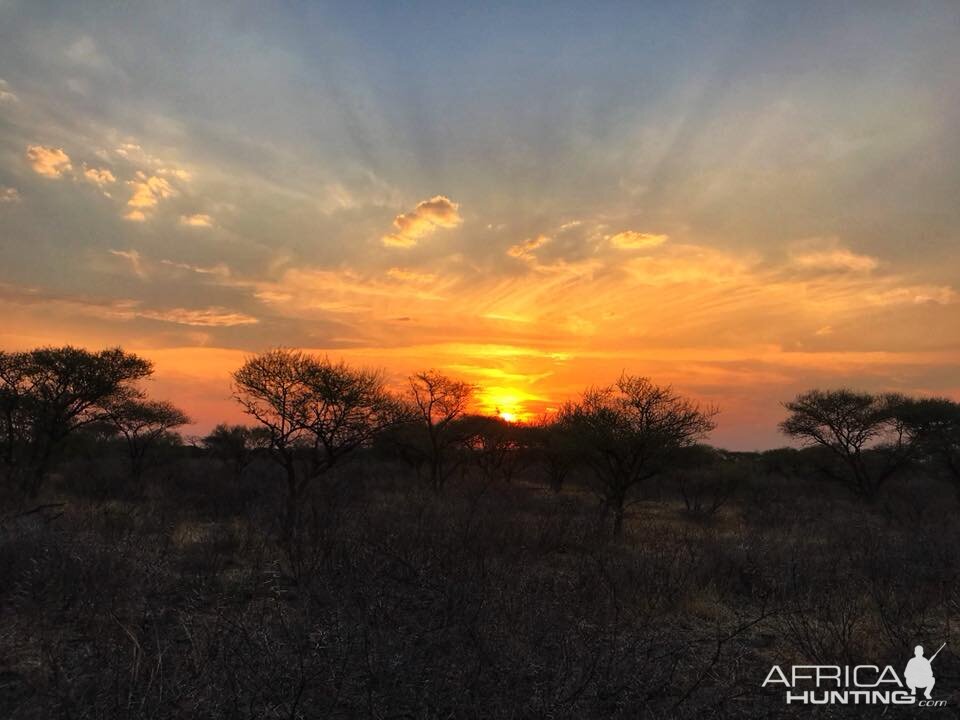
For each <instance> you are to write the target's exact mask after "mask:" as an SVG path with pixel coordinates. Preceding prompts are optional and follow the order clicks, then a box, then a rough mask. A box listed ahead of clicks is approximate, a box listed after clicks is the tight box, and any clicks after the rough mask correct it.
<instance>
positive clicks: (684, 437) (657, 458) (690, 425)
mask: <svg viewBox="0 0 960 720" xmlns="http://www.w3.org/2000/svg"><path fill="white" fill-rule="evenodd" d="M562 414H563V416H564V419H565V422H567V423H569V427H570V429H571V433H572V436H573V437H575V438H576V443H577V448H578V451H579V453H578V454H579V455H580V457H581V459H582V461H583V462H584V464H585V465H586V466H587V467H589V468H590V470H591V471H592V474H593V477H594V480H595V481H596V482H595V485H594V488H595V490H596V491H597V492H598V494H599V495H600V496H601V498H602V499H603V501H604V504H605V506H606V507H607V509H608V510H609V511H611V512H612V513H613V518H614V532H615V533H616V534H620V533H621V532H622V530H623V517H624V511H625V509H626V508H627V507H628V506H629V505H630V504H631V503H632V502H633V500H632V499H631V495H632V493H633V492H634V491H635V489H636V488H638V487H639V486H640V485H641V484H642V483H643V482H644V481H646V480H649V479H650V478H653V477H655V476H657V475H658V474H660V473H662V472H664V470H666V469H667V467H668V465H669V462H670V460H671V458H672V457H674V456H675V454H676V452H677V451H678V450H681V449H683V448H687V447H690V446H692V445H694V444H695V443H696V442H697V441H698V440H700V439H702V438H703V437H704V436H705V435H706V434H707V433H708V432H710V431H711V430H712V429H713V428H714V427H715V424H714V422H713V417H714V415H716V414H717V410H715V409H714V408H701V407H700V406H699V405H697V404H696V403H694V402H692V401H690V400H688V399H686V398H684V397H681V396H680V395H677V394H676V393H674V392H673V390H672V389H671V388H670V387H669V386H667V387H661V386H657V385H654V384H653V383H652V382H651V381H650V380H649V379H647V378H644V377H637V376H633V375H627V374H623V375H621V376H620V379H619V380H617V382H616V383H615V384H614V385H612V386H609V387H604V388H591V389H588V390H587V391H585V392H584V393H583V396H582V397H581V398H580V400H579V401H577V402H574V403H568V404H567V405H565V406H564V408H563V410H562Z"/></svg>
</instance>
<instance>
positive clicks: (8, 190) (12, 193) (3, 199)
mask: <svg viewBox="0 0 960 720" xmlns="http://www.w3.org/2000/svg"><path fill="white" fill-rule="evenodd" d="M20 200H21V198H20V191H19V190H17V189H16V188H13V187H3V186H2V185H0V203H18V202H20Z"/></svg>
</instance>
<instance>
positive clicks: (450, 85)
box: [0, 0, 960, 448]
mask: <svg viewBox="0 0 960 720" xmlns="http://www.w3.org/2000/svg"><path fill="white" fill-rule="evenodd" d="M361 5H362V4H361ZM83 6H87V7H83ZM677 7H678V6H674V5H672V4H670V3H663V4H660V6H656V7H653V6H650V7H647V6H643V5H642V4H634V5H630V6H622V5H614V4H608V5H602V6H589V5H587V4H583V5H582V6H581V7H577V6H575V5H562V6H553V7H552V9H551V10H550V11H549V12H544V11H539V10H538V11H534V9H533V8H532V6H531V7H528V6H525V5H524V4H520V5H518V6H517V7H514V8H503V9H502V10H500V11H498V12H492V11H490V12H488V11H487V10H485V9H484V7H483V6H482V4H480V5H477V6H476V7H473V6H465V7H464V8H463V10H462V12H460V13H459V14H453V13H447V12H444V13H434V12H427V11H425V10H424V9H423V8H421V7H419V6H418V5H416V4H412V5H410V6H409V7H407V6H406V5H405V6H403V7H402V8H400V7H398V8H397V9H396V10H395V11H392V12H391V13H376V14H373V15H371V14H370V13H367V12H363V11H362V9H358V8H356V7H353V4H340V5H339V6H329V7H328V6H321V5H319V4H312V3H307V4H301V5H296V6H289V7H285V8H283V9H279V8H275V9H273V10H272V11H267V10H266V9H265V8H263V7H260V6H256V5H252V6H248V7H243V8H238V7H236V6H234V5H232V4H227V3H221V2H219V1H218V0H212V1H211V2H209V3H197V4H195V5H194V6H189V7H188V6H184V7H183V8H181V10H182V11H181V12H177V13H173V12H170V11H169V9H168V8H165V7H164V5H163V4H162V3H158V4H143V5H139V4H136V3H131V4H122V5H121V6H113V5H110V6H107V5H104V6H103V8H101V7H99V6H97V4H87V3H77V4H68V5H67V6H65V7H63V8H60V9H59V10H58V11H57V12H52V11H51V9H50V8H49V7H47V5H46V4H45V3H24V2H18V1H14V2H7V3H0V72H2V77H0V313H2V317H3V322H2V323H0V348H2V349H24V348H29V347H33V346H37V345H44V344H54V345H57V344H65V343H72V344H76V345H81V346H85V347H89V348H98V347H103V346H107V345H122V346H123V347H125V348H127V349H130V350H134V351H136V352H139V353H142V354H144V355H145V356H147V357H149V358H151V359H153V360H154V362H155V363H156V368H157V372H156V377H155V379H154V380H153V381H151V383H150V387H151V391H152V392H153V393H154V394H155V395H156V396H158V397H165V398H170V399H172V400H174V401H176V402H177V403H179V404H180V405H182V406H183V407H184V408H185V409H186V410H187V411H188V412H189V413H190V414H191V415H192V416H193V417H194V418H195V419H196V420H197V424H196V425H195V426H193V427H191V428H189V429H188V432H189V433H201V432H204V431H205V430H207V429H209V427H211V426H212V425H213V424H215V423H216V422H219V421H221V420H230V421H239V420H240V419H241V417H240V415H239V414H238V410H237V407H236V406H235V404H234V403H233V402H232V401H231V399H230V389H229V374H230V372H231V371H232V370H233V369H235V368H236V367H238V366H239V365H240V364H241V363H242V362H243V359H244V358H245V357H246V356H248V355H249V354H250V353H254V352H259V351H262V350H265V349H267V348H270V347H276V346H287V347H299V348H304V349H308V350H312V351H315V352H318V353H326V354H329V355H330V356H331V357H333V358H344V359H346V360H348V361H350V362H354V363H357V364H363V365H368V366H373V367H380V368H383V369H384V370H385V371H386V372H387V375H388V377H389V379H390V382H391V384H392V385H393V386H394V387H397V388H401V387H402V386H403V383H404V378H405V377H406V376H408V375H409V374H410V373H412V372H415V371H418V370H423V369H427V368H431V367H432V368H436V369H439V370H441V371H443V372H446V373H448V374H450V375H454V376H457V377H460V378H463V379H466V380H469V381H471V382H473V383H475V384H476V385H477V386H478V388H479V390H478V394H477V410H479V411H482V412H491V413H492V412H494V411H496V410H499V411H501V412H502V413H508V414H510V415H511V416H514V417H517V418H520V419H525V418H530V417H533V416H535V415H538V414H540V413H542V412H545V411H549V409H550V408H552V407H556V406H557V405H559V404H560V403H561V402H563V401H564V400H566V399H568V398H571V397H573V396H575V395H576V394H577V393H579V392H581V391H582V390H583V389H584V388H585V387H587V386H590V385H603V384H608V383H611V382H613V381H614V380H615V379H616V378H617V377H618V376H619V374H620V373H621V372H624V371H626V372H629V373H633V374H638V375H646V376H649V377H650V378H651V379H653V381H654V382H657V383H662V384H672V385H674V386H675V388H676V389H677V390H678V391H680V392H682V393H685V394H689V395H691V396H693V397H695V398H697V399H699V400H701V401H703V402H704V403H710V404H712V405H716V406H718V407H719V408H720V410H721V414H720V416H719V417H718V428H717V430H716V431H715V432H714V433H713V435H712V441H713V442H715V443H717V444H720V445H724V446H727V447H733V448H762V447H770V446H774V445H778V444H782V443H783V442H784V439H783V438H782V437H780V436H779V435H778V434H777V431H776V424H777V422H778V421H779V420H780V419H782V415H783V413H782V408H781V405H780V403H781V402H783V401H785V400H788V399H790V398H792V397H793V396H794V395H795V394H796V393H797V392H800V391H802V390H805V389H808V388H810V387H815V386H816V387H836V386H840V385H845V386H852V387H856V388H863V389H869V390H896V391H900V392H906V393H915V394H924V395H926V394H939V395H947V396H950V397H953V398H956V399H960V372H958V368H960V362H958V361H960V332H958V328H960V296H958V292H957V289H956V288H958V287H960V204H958V203H957V198H958V197H960V165H958V164H957V163H956V162H954V159H955V158H956V157H960V102H958V101H957V100H958V98H960V73H957V72H956V68H957V67H960V43H958V42H957V35H956V27H957V22H958V21H960V18H958V15H957V9H956V7H954V6H951V5H949V4H946V5H943V6H933V5H929V6H924V8H923V10H922V11H920V10H919V9H916V11H915V12H909V13H908V12H904V11H897V10H896V9H895V8H894V7H892V6H891V7H885V8H880V7H876V6H875V4H872V3H868V4H865V5H858V4H855V3H851V4H847V3H842V4H839V3H816V2H814V3H797V4H793V5H789V4H779V5H776V6H774V5H770V6H762V7H761V6H757V5H755V4H754V5H743V6H740V5H737V4H736V3H734V4H733V6H731V7H727V6H708V5H703V6H700V5H696V4H694V5H691V6H690V7H688V8H686V9H685V10H684V11H682V12H681V11H679V10H678V9H677ZM774 7H776V11H774V10H773V8H774ZM868 8H869V10H868ZM388 15H389V17H388Z"/></svg>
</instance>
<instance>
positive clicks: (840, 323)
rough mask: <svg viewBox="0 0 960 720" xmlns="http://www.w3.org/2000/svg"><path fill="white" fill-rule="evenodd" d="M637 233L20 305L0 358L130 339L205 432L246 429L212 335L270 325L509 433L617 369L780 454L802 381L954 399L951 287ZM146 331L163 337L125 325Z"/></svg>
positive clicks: (860, 260) (269, 341) (738, 440)
mask: <svg viewBox="0 0 960 720" xmlns="http://www.w3.org/2000/svg"><path fill="white" fill-rule="evenodd" d="M644 237H646V236H644ZM638 238H639V239H638ZM641 240H642V238H640V234H638V235H637V237H634V238H632V241H633V245H634V246H637V247H634V248H632V249H631V251H630V252H629V253H626V254H625V250H624V243H625V241H624V243H621V247H612V246H611V245H610V243H609V242H604V243H603V244H604V247H606V248H607V250H608V252H609V253H610V255H603V254H602V253H597V254H594V255H593V256H592V257H590V258H589V259H586V260H580V261H576V262H573V261H564V260H554V261H546V260H541V259H540V257H539V252H540V251H542V250H543V249H545V248H548V247H549V243H548V242H547V241H546V240H540V239H537V240H536V241H528V242H526V243H525V244H522V243H521V244H518V245H516V246H511V247H521V249H522V251H523V252H522V253H520V252H519V251H516V252H510V253H508V255H509V256H510V257H514V258H516V257H520V256H522V260H523V267H524V270H525V272H523V273H521V274H518V275H514V276H507V277H504V276H496V275H493V274H476V275H467V274H465V273H464V272H463V271H462V270H455V269H452V268H451V267H450V266H448V265H445V264H444V263H443V262H440V263H434V264H432V265H430V266H426V265H425V266H416V265H411V266H409V267H407V266H393V267H389V268H388V269H387V270H384V271H381V272H378V273H369V272H368V273H360V272H358V271H349V270H338V271H334V270H320V269H311V268H299V269H292V270H287V271H286V272H280V273H279V274H277V275H276V277H275V279H273V280H260V279H253V278H251V279H243V278H238V277H236V275H235V274H233V273H231V272H230V271H228V270H226V269H225V270H224V271H223V272H219V273H203V274H201V275H198V277H203V278H204V279H205V280H204V281H205V282H212V283H219V284H222V285H224V286H226V287H229V288H231V289H232V290H233V291H242V292H245V293H247V295H248V297H249V298H250V303H252V304H248V305H247V306H244V308H243V309H242V311H241V310H240V309H237V308H234V309H231V308H228V307H209V308H206V309H198V308H194V309H185V308H174V309H171V308H166V309H163V310H158V309H151V308H146V307H140V306H139V305H133V306H130V305H123V304H122V303H121V304H118V303H116V302H115V303H113V304H97V303H92V302H90V301H85V302H86V304H84V303H82V302H80V301H79V300H70V299H65V298H55V299H53V300H50V301H49V302H46V303H43V302H36V301H34V299H32V296H31V298H30V299H28V300H23V299H20V301H19V305H17V307H16V312H13V313H10V316H11V317H13V318H14V319H13V320H12V321H11V322H10V323H8V325H7V327H6V328H5V329H4V330H3V331H0V346H2V347H25V346H30V345H37V344H43V343H64V342H73V343H76V344H81V345H87V346H97V345H107V344H117V343H119V344H123V345H124V346H126V347H128V348H130V349H132V350H135V351H138V352H142V353H143V354H144V355H146V356H148V357H150V358H152V359H153V360H154V362H155V363H156V367H157V373H156V379H155V380H154V381H153V383H154V385H153V387H154V388H155V391H156V393H157V394H158V395H163V396H165V397H169V398H171V399H173V400H175V401H177V402H179V403H181V404H182V405H183V406H184V407H185V408H187V409H188V410H189V411H190V413H191V414H192V415H193V416H194V417H195V418H197V419H198V421H199V425H198V427H199V428H201V429H202V428H206V427H209V426H210V425H212V424H214V423H215V422H218V421H222V420H231V421H238V420H240V419H241V416H240V414H239V412H238V410H237V408H236V406H235V404H234V403H233V402H232V401H231V398H230V387H229V373H230V372H231V370H233V369H234V368H236V367H238V366H239V365H240V364H241V363H242V362H243V360H244V358H245V357H246V356H247V355H248V354H249V353H248V352H246V351H244V350H239V349H236V350H235V349H223V348H218V347H216V342H215V339H216V335H215V333H216V332H217V331H218V330H219V329H222V328H229V327H245V328H250V332H252V333H256V334H257V335H255V337H256V336H261V335H259V334H260V333H262V337H263V340H262V342H261V343H260V344H257V343H255V342H254V343H247V345H245V347H250V350H251V351H253V350H259V349H264V348H265V347H268V346H270V345H274V344H282V343H284V338H282V337H278V338H273V337H271V336H270V335H269V332H268V330H269V326H270V324H271V323H273V322H276V321H285V322H288V323H297V324H298V325H299V326H300V327H305V328H308V329H309V328H310V327H311V324H312V323H314V322H316V323H317V324H318V327H319V326H320V324H321V323H322V324H324V325H323V326H324V327H329V326H330V325H329V324H330V323H334V324H335V325H334V326H335V327H338V328H340V330H339V331H337V332H334V333H328V334H327V336H326V339H325V340H323V341H320V342H315V343H309V344H311V345H313V346H314V347H311V348H305V349H309V350H312V351H315V352H319V353H327V354H329V355H331V356H334V357H342V358H344V359H346V360H347V361H349V362H353V363H357V364H360V365H366V366H373V367H382V368H384V369H385V370H386V371H387V373H388V377H389V380H390V383H391V384H392V385H393V386H394V387H395V388H397V389H402V388H403V386H404V379H405V378H406V376H407V375H408V374H410V373H411V372H413V371H415V370H419V369H425V368H430V367H433V368H437V369H439V370H441V371H443V372H446V373H449V374H450V375H454V376H457V377H460V378H463V379H465V380H468V381H470V382H472V383H474V384H476V386H477V388H478V391H477V394H476V399H475V410H476V411H479V412H484V413H489V414H494V413H499V414H500V415H501V416H502V417H504V418H506V419H509V420H529V419H532V418H534V417H535V416H537V415H540V414H541V413H545V412H550V411H551V410H553V409H555V408H556V407H557V406H558V405H559V404H560V403H561V402H563V401H564V400H565V399H567V398H570V397H573V396H575V395H576V394H577V393H578V392H580V391H581V390H583V389H584V388H585V387H587V386H591V385H598V384H607V383H609V382H611V381H612V380H614V379H615V378H616V377H617V376H618V375H619V374H620V373H621V372H623V371H627V372H631V373H638V374H643V375H648V376H650V377H652V378H653V379H654V380H655V381H656V382H660V383H670V384H673V385H674V386H676V387H677V389H678V390H681V391H682V392H684V393H687V394H690V395H692V396H694V397H696V398H698V399H700V400H702V401H703V402H708V403H711V404H716V405H718V406H719V407H720V408H721V410H722V414H721V416H720V419H719V420H720V427H719V429H718V431H717V432H716V433H715V435H714V441H716V442H718V443H720V444H726V445H732V446H737V447H757V446H764V445H770V444H774V443H776V442H778V438H777V436H776V431H775V426H776V423H777V421H778V420H779V419H780V417H781V416H782V409H781V407H780V405H779V403H780V401H782V400H786V399H788V398H790V397H791V396H792V395H793V394H794V393H795V392H797V391H799V390H802V389H805V388H806V387H810V386H814V385H820V386H823V385H837V384H847V385H856V386H861V387H895V388H896V389H901V390H904V391H910V392H920V393H923V392H937V393H944V394H951V393H953V394H954V395H956V393H957V390H958V388H956V387H955V386H950V385H949V381H945V380H944V378H947V377H949V376H950V375H949V370H950V368H955V367H956V366H957V364H958V362H960V348H957V347H956V346H955V345H951V344H950V343H949V342H947V341H946V339H947V338H948V337H950V335H949V332H948V328H950V327H954V326H955V325H954V322H955V321H956V319H957V302H956V297H955V293H954V292H953V290H952V289H951V288H949V287H945V286H937V285H930V284H925V283H921V282H917V281H916V280H914V279H912V278H908V277H901V276H899V275H897V274H895V273H890V272H885V271H884V270H883V268H882V266H881V265H880V263H879V262H877V261H875V260H874V259H872V258H868V257H866V256H861V255H856V254H854V253H852V252H849V251H847V250H845V249H843V248H841V247H839V246H837V245H836V243H832V242H829V243H826V244H823V243H821V244H820V245H817V244H813V245H811V246H804V247H802V248H800V249H798V251H797V252H795V253H792V254H789V255H788V257H787V258H786V259H784V260H783V261H781V262H779V263H773V262H770V261H764V260H762V259H761V258H758V257H755V256H745V255H736V254H733V253H729V252H724V251H721V250H718V249H713V248H709V247H705V246H698V245H692V244H682V243H675V242H672V241H671V242H667V241H666V240H664V241H662V242H661V241H659V240H658V242H657V243H656V244H653V243H652V241H651V243H650V247H647V248H642V247H640V246H641V245H643V242H641ZM138 260H140V261H143V258H140V257H139V256H138ZM137 267H138V268H139V269H140V270H141V272H143V271H144V270H143V267H141V266H140V265H138V266H137ZM133 269H134V270H135V269H136V268H133ZM131 271H132V270H131ZM0 290H2V288H0ZM4 302H5V301H4V296H3V294H2V293H0V305H2V304H3V303H4ZM6 302H8V303H9V302H14V301H13V300H7V301H6ZM144 319H146V320H150V321H153V322H157V323H163V324H164V327H165V328H167V329H166V330H165V331H164V332H163V333H161V332H160V331H159V330H157V329H139V330H137V331H134V330H133V329H132V328H131V326H130V324H131V323H134V322H141V321H143V320H144ZM301 344H303V343H301Z"/></svg>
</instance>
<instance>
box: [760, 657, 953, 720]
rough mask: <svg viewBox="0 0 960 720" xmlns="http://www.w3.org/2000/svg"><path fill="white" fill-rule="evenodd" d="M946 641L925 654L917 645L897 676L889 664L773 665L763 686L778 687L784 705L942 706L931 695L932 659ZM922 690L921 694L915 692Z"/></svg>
mask: <svg viewBox="0 0 960 720" xmlns="http://www.w3.org/2000/svg"><path fill="white" fill-rule="evenodd" d="M945 645H946V643H944V644H943V645H941V646H940V648H939V649H938V650H937V651H936V652H935V653H934V654H933V655H931V656H930V657H929V658H927V657H926V656H924V651H923V646H922V645H917V647H916V648H914V651H913V657H912V658H910V660H909V662H907V666H906V667H905V668H904V670H903V676H902V677H901V676H900V675H899V674H898V673H897V671H896V670H895V669H894V667H893V666H892V665H886V666H884V667H880V666H879V665H854V666H850V665H791V666H789V667H788V668H787V669H786V670H785V669H784V668H782V667H780V666H779V665H774V666H773V667H772V668H770V672H769V673H767V677H766V679H765V680H764V681H763V687H770V688H779V687H782V688H784V690H785V693H786V698H785V699H786V703H787V704H788V705H916V706H917V707H944V706H945V705H946V704H947V701H946V700H934V699H933V697H932V696H931V692H932V691H933V686H934V685H935V684H936V677H935V676H934V674H933V661H934V659H935V658H936V657H937V655H939V654H940V650H943V648H944V646H945ZM917 691H922V695H919V696H918V694H917Z"/></svg>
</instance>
